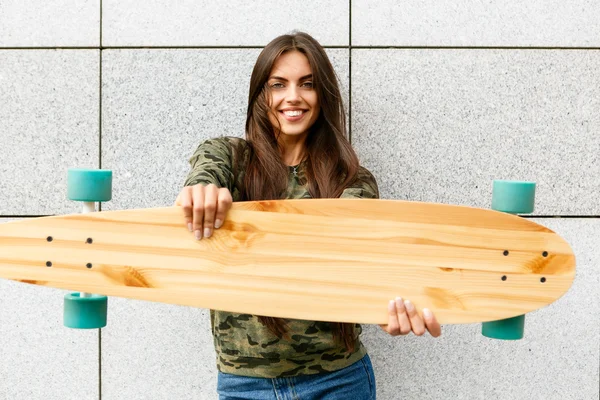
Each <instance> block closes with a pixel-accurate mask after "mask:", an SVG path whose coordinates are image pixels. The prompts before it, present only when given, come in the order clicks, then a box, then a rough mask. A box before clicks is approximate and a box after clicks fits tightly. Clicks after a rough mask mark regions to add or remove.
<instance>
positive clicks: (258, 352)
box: [175, 33, 441, 399]
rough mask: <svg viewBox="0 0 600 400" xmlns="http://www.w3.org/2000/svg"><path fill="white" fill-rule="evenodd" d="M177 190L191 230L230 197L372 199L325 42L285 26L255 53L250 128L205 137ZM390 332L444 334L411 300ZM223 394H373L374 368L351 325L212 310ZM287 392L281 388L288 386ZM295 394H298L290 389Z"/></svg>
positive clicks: (207, 230)
mask: <svg viewBox="0 0 600 400" xmlns="http://www.w3.org/2000/svg"><path fill="white" fill-rule="evenodd" d="M190 163H191V166H192V168H191V171H190V173H189V175H188V177H187V179H186V181H185V187H184V188H183V189H182V191H181V193H180V194H179V196H178V197H177V200H176V203H175V204H176V205H179V206H182V209H183V211H184V214H185V218H186V221H187V224H188V228H189V229H190V231H191V232H193V233H194V235H195V237H196V239H198V240H202V239H203V238H204V239H205V240H206V239H207V238H210V236H211V235H212V232H213V230H214V229H219V227H220V226H221V225H222V224H223V221H224V220H225V218H226V216H227V211H228V210H229V208H230V207H231V203H232V202H233V201H246V200H267V199H283V198H285V199H291V198H336V197H354V198H378V196H379V192H378V187H377V183H376V181H375V178H374V177H373V176H372V175H371V173H370V172H369V171H368V170H367V169H365V168H364V167H362V166H360V165H359V162H358V158H357V156H356V154H355V152H354V150H353V149H352V147H351V145H350V143H349V142H348V140H347V136H346V125H345V113H344V107H343V104H342V99H341V94H340V90H339V87H338V83H337V79H336V76H335V73H334V70H333V67H332V65H331V63H330V61H329V59H328V57H327V55H326V53H325V51H324V49H323V48H322V47H321V46H320V45H319V43H317V42H316V41H315V40H314V39H313V38H312V37H310V36H309V35H307V34H304V33H296V34H293V35H283V36H280V37H278V38H276V39H274V40H273V41H272V42H271V43H269V44H268V45H267V46H266V47H265V48H264V50H263V51H262V52H261V54H260V55H259V57H258V59H257V61H256V64H255V66H254V70H253V72H252V77H251V81H250V93H249V99H248V110H247V119H246V139H245V140H244V139H239V138H234V137H225V138H218V139H211V140H207V141H205V142H203V143H201V144H200V146H199V147H198V148H197V150H196V151H195V153H194V155H193V156H192V158H191V159H190ZM388 311H389V322H388V324H386V325H382V326H381V327H382V329H384V330H385V331H386V332H388V333H389V334H391V335H394V336H396V335H406V334H408V333H410V332H413V333H414V334H416V335H423V334H424V333H425V332H426V330H428V331H429V332H430V334H431V335H432V336H434V337H437V336H439V335H440V334H441V332H440V326H439V324H438V323H437V322H436V320H435V317H434V316H433V315H432V314H431V313H429V312H428V311H427V310H424V316H425V317H424V320H423V319H422V318H421V317H420V316H419V315H418V314H417V312H416V310H415V309H414V307H413V306H412V305H411V304H410V302H408V301H406V302H405V301H402V299H396V300H392V301H390V304H389V306H388ZM211 325H212V330H213V334H214V343H215V350H216V353H217V367H218V370H219V375H218V388H217V389H218V392H219V394H220V398H221V399H234V398H237V399H276V398H277V399H279V398H286V399H287V398H300V399H325V398H327V399H373V398H375V379H374V375H373V370H372V366H371V362H370V359H369V356H368V354H367V351H366V349H365V348H364V346H363V344H362V343H361V341H360V337H359V335H360V333H361V327H360V325H358V324H342V323H324V322H316V321H302V320H291V319H286V320H283V319H279V318H270V317H263V316H253V315H247V314H241V315H240V314H235V313H229V312H221V311H212V310H211ZM286 396H288V397H286ZM294 396H296V397H294Z"/></svg>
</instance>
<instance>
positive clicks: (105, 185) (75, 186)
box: [67, 168, 112, 202]
mask: <svg viewBox="0 0 600 400" xmlns="http://www.w3.org/2000/svg"><path fill="white" fill-rule="evenodd" d="M67 193H68V198H69V200H74V201H84V202H100V201H109V200H111V198H112V171H109V170H102V169H76V168H71V169H69V170H68V175H67Z"/></svg>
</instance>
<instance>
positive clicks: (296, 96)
mask: <svg viewBox="0 0 600 400" xmlns="http://www.w3.org/2000/svg"><path fill="white" fill-rule="evenodd" d="M285 100H286V102H288V103H298V102H299V101H300V91H299V90H298V87H297V86H296V85H289V86H288V90H287V92H286V94H285Z"/></svg>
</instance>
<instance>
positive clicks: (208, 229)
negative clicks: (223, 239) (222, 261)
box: [204, 228, 212, 238]
mask: <svg viewBox="0 0 600 400" xmlns="http://www.w3.org/2000/svg"><path fill="white" fill-rule="evenodd" d="M211 234H212V232H211V231H210V228H206V229H204V237H206V238H209V237H210V235H211Z"/></svg>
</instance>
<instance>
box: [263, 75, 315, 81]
mask: <svg viewBox="0 0 600 400" xmlns="http://www.w3.org/2000/svg"><path fill="white" fill-rule="evenodd" d="M309 78H312V74H308V75H304V76H303V77H301V78H300V80H301V81H303V80H305V79H309ZM269 79H277V80H280V81H286V82H287V81H288V80H287V79H285V78H282V77H281V76H276V75H274V76H270V77H269Z"/></svg>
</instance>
